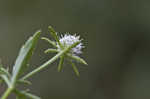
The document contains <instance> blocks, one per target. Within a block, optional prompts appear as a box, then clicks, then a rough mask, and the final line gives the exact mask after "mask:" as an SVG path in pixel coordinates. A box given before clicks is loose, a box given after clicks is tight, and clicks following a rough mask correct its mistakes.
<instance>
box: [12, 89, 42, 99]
mask: <svg viewBox="0 0 150 99" xmlns="http://www.w3.org/2000/svg"><path fill="white" fill-rule="evenodd" d="M15 93H16V95H17V97H16V98H17V99H41V98H40V97H38V96H36V95H33V94H31V93H28V92H27V91H19V90H15Z"/></svg>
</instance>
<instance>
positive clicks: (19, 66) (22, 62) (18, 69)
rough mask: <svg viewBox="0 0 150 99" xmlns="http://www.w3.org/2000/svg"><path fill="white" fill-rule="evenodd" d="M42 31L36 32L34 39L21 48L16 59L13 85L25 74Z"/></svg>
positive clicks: (30, 39)
mask: <svg viewBox="0 0 150 99" xmlns="http://www.w3.org/2000/svg"><path fill="white" fill-rule="evenodd" d="M40 34H41V31H38V32H36V33H35V34H34V35H33V36H32V37H30V38H29V39H28V41H27V42H26V43H25V45H24V46H23V47H22V48H21V50H20V52H19V55H18V57H17V59H16V62H15V65H14V66H13V72H12V79H11V80H12V83H13V84H14V83H15V82H16V80H17V79H18V77H19V76H20V75H21V74H23V71H24V69H25V68H26V67H27V64H28V61H29V60H30V58H31V56H32V53H33V50H34V48H35V45H36V43H37V41H38V39H39V37H40Z"/></svg>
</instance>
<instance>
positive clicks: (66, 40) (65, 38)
mask: <svg viewBox="0 0 150 99" xmlns="http://www.w3.org/2000/svg"><path fill="white" fill-rule="evenodd" d="M59 41H60V43H61V45H62V47H63V48H66V47H69V46H71V45H72V44H74V43H76V42H80V43H79V44H78V45H77V46H76V47H74V48H72V49H71V50H70V51H69V52H70V53H71V54H72V55H75V56H77V55H79V54H81V53H82V49H83V48H84V46H83V43H81V40H80V36H76V34H75V35H70V34H65V35H61V37H60V38H59ZM57 47H58V50H59V51H60V50H62V48H61V46H59V44H58V43H57Z"/></svg>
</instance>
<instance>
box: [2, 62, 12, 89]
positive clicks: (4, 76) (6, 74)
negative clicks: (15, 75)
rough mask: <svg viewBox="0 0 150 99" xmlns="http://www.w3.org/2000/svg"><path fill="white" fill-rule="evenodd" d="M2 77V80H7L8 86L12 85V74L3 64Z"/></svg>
mask: <svg viewBox="0 0 150 99" xmlns="http://www.w3.org/2000/svg"><path fill="white" fill-rule="evenodd" d="M0 78H1V82H3V81H4V82H5V83H6V84H7V85H8V86H10V74H9V72H8V70H6V69H5V68H3V67H2V64H1V66H0Z"/></svg>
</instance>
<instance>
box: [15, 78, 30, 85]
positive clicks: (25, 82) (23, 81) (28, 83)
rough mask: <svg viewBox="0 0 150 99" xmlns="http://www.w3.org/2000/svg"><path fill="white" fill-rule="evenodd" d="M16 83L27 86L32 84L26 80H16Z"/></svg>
mask: <svg viewBox="0 0 150 99" xmlns="http://www.w3.org/2000/svg"><path fill="white" fill-rule="evenodd" d="M18 83H21V84H27V85H31V84H32V83H31V82H30V81H28V80H22V79H20V80H18Z"/></svg>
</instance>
